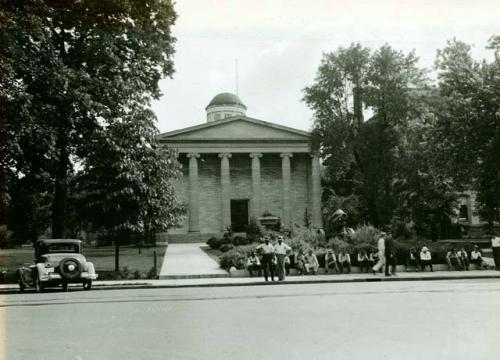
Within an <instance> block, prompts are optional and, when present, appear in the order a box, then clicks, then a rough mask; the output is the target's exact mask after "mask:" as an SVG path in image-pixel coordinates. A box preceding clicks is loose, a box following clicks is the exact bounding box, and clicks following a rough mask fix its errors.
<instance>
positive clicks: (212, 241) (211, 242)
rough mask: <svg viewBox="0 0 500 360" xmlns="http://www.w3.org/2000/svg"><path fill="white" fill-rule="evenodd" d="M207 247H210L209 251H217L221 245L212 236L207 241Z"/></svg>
mask: <svg viewBox="0 0 500 360" xmlns="http://www.w3.org/2000/svg"><path fill="white" fill-rule="evenodd" d="M207 245H208V246H210V248H211V249H215V250H217V249H218V248H219V247H220V245H221V241H220V240H219V239H217V238H216V237H215V236H212V237H211V238H210V239H208V240H207Z"/></svg>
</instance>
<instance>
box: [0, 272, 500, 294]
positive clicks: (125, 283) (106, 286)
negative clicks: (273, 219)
mask: <svg viewBox="0 0 500 360" xmlns="http://www.w3.org/2000/svg"><path fill="white" fill-rule="evenodd" d="M464 279H500V271H495V270H474V271H435V272H401V273H399V274H398V275H397V276H390V277H385V276H384V275H382V274H377V275H372V274H343V275H305V276H289V277H287V278H286V281H281V282H278V281H276V282H271V281H269V282H265V281H264V279H263V278H262V277H260V278H257V277H254V278H249V277H245V278H231V277H224V278H222V277H220V278H219V277H215V278H198V279H164V280H119V281H95V282H94V284H93V286H92V289H93V290H115V289H156V288H181V287H218V286H257V285H291V284H318V283H345V282H376V281H425V280H427V281H429V280H464ZM81 288H82V286H81V285H79V284H72V285H70V289H81ZM27 291H32V290H27ZM6 293H19V286H18V285H17V284H6V285H0V294H6Z"/></svg>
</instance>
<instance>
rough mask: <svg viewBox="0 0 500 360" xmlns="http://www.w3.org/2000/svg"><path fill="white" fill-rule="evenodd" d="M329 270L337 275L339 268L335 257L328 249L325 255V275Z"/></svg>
mask: <svg viewBox="0 0 500 360" xmlns="http://www.w3.org/2000/svg"><path fill="white" fill-rule="evenodd" d="M330 269H334V270H335V271H336V272H337V273H338V272H339V267H338V266H337V257H336V256H335V253H334V252H333V250H332V249H328V251H327V252H326V254H325V273H327V274H328V272H329V271H330Z"/></svg>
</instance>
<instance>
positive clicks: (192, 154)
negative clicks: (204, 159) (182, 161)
mask: <svg viewBox="0 0 500 360" xmlns="http://www.w3.org/2000/svg"><path fill="white" fill-rule="evenodd" d="M186 156H187V157H188V159H190V158H196V159H197V158H199V157H200V154H199V153H188V154H186Z"/></svg>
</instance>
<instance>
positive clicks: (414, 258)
mask: <svg viewBox="0 0 500 360" xmlns="http://www.w3.org/2000/svg"><path fill="white" fill-rule="evenodd" d="M446 264H447V265H448V270H450V271H451V270H469V266H470V264H476V265H477V266H478V268H479V269H487V268H488V264H487V263H486V262H485V261H484V259H483V255H482V253H481V250H480V249H479V247H478V246H477V245H474V248H473V250H472V251H471V253H470V258H469V255H468V253H467V251H466V250H465V248H464V247H461V248H460V250H458V251H457V250H456V249H455V248H450V250H449V251H448V252H447V253H446ZM412 266H413V267H414V268H415V270H416V271H419V270H421V271H424V270H425V268H426V267H427V266H429V268H430V270H431V271H432V255H431V252H430V251H429V249H428V248H427V247H426V246H424V247H422V250H421V251H420V254H419V253H418V252H417V251H416V250H415V248H414V247H411V248H410V250H409V252H408V258H407V262H406V271H409V270H410V268H411V267H412Z"/></svg>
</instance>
